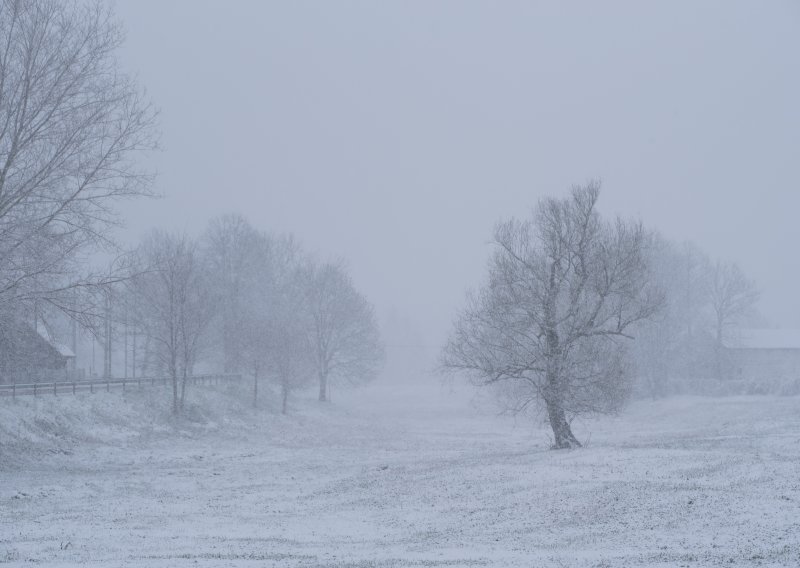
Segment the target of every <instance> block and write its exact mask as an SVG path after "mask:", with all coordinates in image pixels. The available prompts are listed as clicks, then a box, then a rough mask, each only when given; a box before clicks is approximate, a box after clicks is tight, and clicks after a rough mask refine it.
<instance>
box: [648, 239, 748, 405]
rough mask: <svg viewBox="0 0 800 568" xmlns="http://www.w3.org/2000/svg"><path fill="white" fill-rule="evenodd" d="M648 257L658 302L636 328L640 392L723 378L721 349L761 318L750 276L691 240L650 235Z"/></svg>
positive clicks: (658, 392) (663, 390) (723, 352)
mask: <svg viewBox="0 0 800 568" xmlns="http://www.w3.org/2000/svg"><path fill="white" fill-rule="evenodd" d="M648 257H649V260H648V262H649V265H650V270H651V275H652V276H651V277H652V278H653V280H654V281H655V282H657V283H658V286H659V288H660V289H661V291H662V294H663V296H664V303H663V306H662V309H661V310H660V311H659V312H658V313H657V314H656V315H655V316H654V317H653V318H651V319H650V320H649V321H648V322H647V323H646V325H641V326H639V327H638V329H637V331H636V337H637V341H636V342H635V344H634V356H635V360H636V362H637V370H638V372H639V378H640V380H641V387H642V390H643V392H644V393H646V394H648V395H651V396H662V395H664V394H668V393H669V392H675V391H676V390H679V388H680V387H679V386H678V384H684V385H686V384H688V385H689V386H691V384H692V383H694V384H697V383H701V382H702V381H706V380H708V379H716V380H722V379H725V378H726V374H727V373H728V371H729V369H727V366H726V349H725V348H726V347H731V346H736V345H737V342H738V339H739V337H738V336H739V334H740V330H741V329H742V328H745V327H756V326H758V325H759V324H760V323H761V319H762V318H761V317H760V315H759V313H758V311H757V303H758V300H759V295H760V294H759V290H758V287H757V285H756V283H755V281H753V280H752V279H751V278H749V277H747V275H746V274H745V273H744V271H743V270H742V269H741V268H740V267H739V266H738V265H737V264H736V263H735V262H731V261H724V260H713V259H711V257H709V256H708V255H707V254H706V253H704V252H703V251H702V250H701V249H700V248H699V247H697V246H696V245H694V244H692V243H681V244H677V243H673V242H671V241H668V240H666V239H664V238H662V237H659V236H654V238H653V241H652V243H651V245H650V247H649V252H648ZM698 386H702V385H698ZM684 388H685V387H684Z"/></svg>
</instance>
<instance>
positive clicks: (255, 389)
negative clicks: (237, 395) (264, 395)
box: [253, 366, 258, 408]
mask: <svg viewBox="0 0 800 568" xmlns="http://www.w3.org/2000/svg"><path fill="white" fill-rule="evenodd" d="M253 408H258V366H256V367H255V368H254V369H253Z"/></svg>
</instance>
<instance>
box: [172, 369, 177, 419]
mask: <svg viewBox="0 0 800 568" xmlns="http://www.w3.org/2000/svg"><path fill="white" fill-rule="evenodd" d="M178 410H179V409H178V375H177V373H172V413H173V414H176V415H177V414H178Z"/></svg>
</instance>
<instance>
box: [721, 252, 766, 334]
mask: <svg viewBox="0 0 800 568" xmlns="http://www.w3.org/2000/svg"><path fill="white" fill-rule="evenodd" d="M759 297H760V293H759V291H758V286H756V283H755V282H754V281H753V280H751V279H749V278H748V277H747V276H746V275H745V273H744V272H743V271H742V269H741V268H739V265H737V264H735V263H732V262H723V261H717V262H716V264H715V265H714V268H713V271H712V279H711V293H710V298H711V310H712V312H713V315H714V333H715V335H714V337H715V339H716V342H717V346H722V345H723V343H724V340H725V336H726V334H727V333H728V332H729V331H730V329H731V328H733V327H736V326H737V325H739V324H741V322H742V321H743V320H744V319H745V318H746V317H747V316H751V315H753V314H754V312H755V306H756V303H757V302H758V299H759Z"/></svg>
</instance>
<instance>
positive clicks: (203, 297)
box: [130, 231, 215, 414]
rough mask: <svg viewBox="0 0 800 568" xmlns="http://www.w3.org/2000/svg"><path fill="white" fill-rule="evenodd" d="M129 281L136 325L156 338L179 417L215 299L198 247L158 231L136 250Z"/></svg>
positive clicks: (157, 354) (155, 345)
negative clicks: (205, 280) (204, 275)
mask: <svg viewBox="0 0 800 568" xmlns="http://www.w3.org/2000/svg"><path fill="white" fill-rule="evenodd" d="M137 259H138V270H137V272H138V274H137V275H136V276H135V277H134V278H133V279H132V280H131V282H130V289H131V293H132V295H133V296H134V298H135V306H136V310H135V319H136V323H137V325H138V327H139V328H140V329H142V330H143V332H144V333H145V335H146V336H147V337H148V338H149V339H151V340H152V348H153V353H154V355H155V358H156V360H157V362H158V364H159V367H161V369H163V370H165V371H166V372H167V374H168V375H169V377H170V379H171V383H172V410H173V412H174V413H175V414H177V413H179V412H180V411H181V410H182V409H183V407H184V402H185V398H186V384H187V378H188V377H189V376H190V375H191V374H192V371H193V368H194V365H195V363H196V362H197V360H198V358H199V356H200V354H201V352H202V349H203V348H204V347H205V343H204V340H205V339H206V333H207V331H208V327H209V323H210V322H211V319H212V316H213V313H214V308H215V301H214V298H213V297H212V295H211V293H210V291H209V289H208V287H207V285H206V283H205V282H204V280H203V274H202V272H203V271H202V266H201V264H200V261H199V257H198V254H197V245H196V243H195V242H194V241H192V240H191V239H189V238H188V237H186V236H185V235H173V234H169V233H164V232H159V231H156V232H154V233H153V234H152V235H151V236H150V237H149V238H147V239H146V240H145V241H144V242H143V243H142V244H141V246H140V247H139V249H138V251H137Z"/></svg>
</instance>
